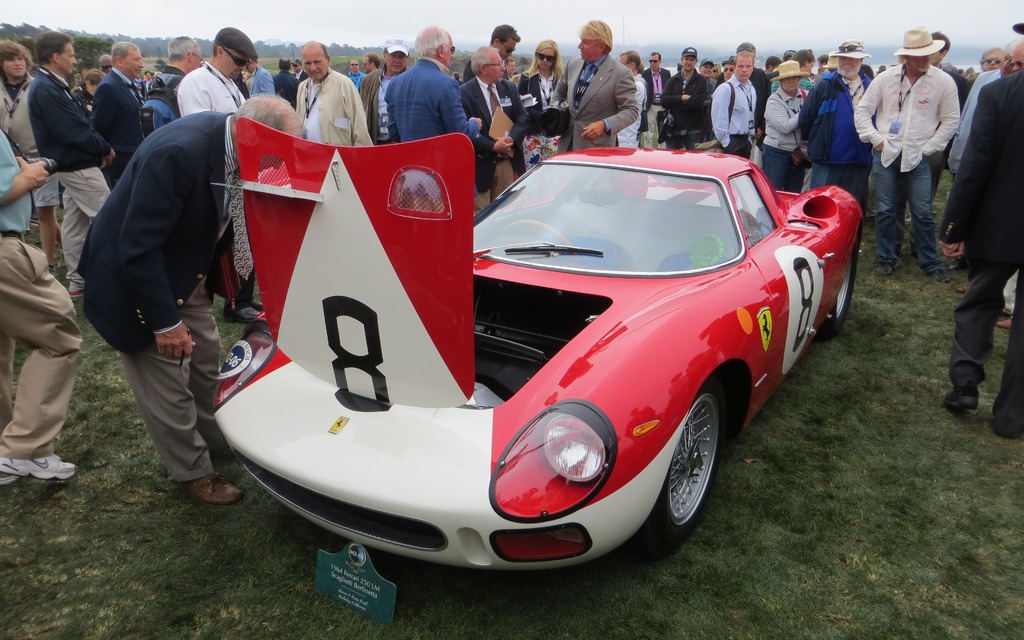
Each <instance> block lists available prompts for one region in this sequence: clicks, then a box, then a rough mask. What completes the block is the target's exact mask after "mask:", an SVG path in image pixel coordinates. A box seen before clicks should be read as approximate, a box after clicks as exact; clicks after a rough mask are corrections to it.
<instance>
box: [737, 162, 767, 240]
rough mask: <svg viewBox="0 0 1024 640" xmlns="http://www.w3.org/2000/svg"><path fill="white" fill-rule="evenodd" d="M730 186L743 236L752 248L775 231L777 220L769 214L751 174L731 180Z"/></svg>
mask: <svg viewBox="0 0 1024 640" xmlns="http://www.w3.org/2000/svg"><path fill="white" fill-rule="evenodd" d="M729 186H730V187H732V192H733V193H734V194H735V195H736V209H737V210H738V212H739V214H740V225H742V226H743V235H745V236H746V238H747V245H748V246H751V247H752V246H754V245H755V244H757V243H758V242H760V241H761V240H762V239H763V238H764V237H765V236H767V235H768V234H769V233H771V232H772V231H774V230H775V219H774V218H772V214H771V213H769V212H768V207H766V206H765V204H764V200H762V199H761V194H760V193H758V191H757V187H756V186H754V181H753V180H751V179H750V175H749V174H744V175H741V176H736V177H735V178H733V179H731V180H729Z"/></svg>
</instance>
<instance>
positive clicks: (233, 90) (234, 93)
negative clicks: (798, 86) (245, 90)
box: [203, 60, 242, 108]
mask: <svg viewBox="0 0 1024 640" xmlns="http://www.w3.org/2000/svg"><path fill="white" fill-rule="evenodd" d="M203 66H204V67H206V70H207V71H209V72H210V73H212V74H213V77H214V78H217V79H218V80H220V83H221V84H222V85H224V88H225V89H227V90H228V95H230V96H231V99H232V100H234V101H235V108H238V107H241V106H242V101H241V100H240V98H241V96H240V95H238V87H236V86H235V83H234V82H229V81H227V80H225V79H224V77H223V76H222V75H221V74H220V73H218V72H217V71H216V70H214V68H213V67H211V66H210V65H209V64H207V63H206V61H205V60H204V61H203Z"/></svg>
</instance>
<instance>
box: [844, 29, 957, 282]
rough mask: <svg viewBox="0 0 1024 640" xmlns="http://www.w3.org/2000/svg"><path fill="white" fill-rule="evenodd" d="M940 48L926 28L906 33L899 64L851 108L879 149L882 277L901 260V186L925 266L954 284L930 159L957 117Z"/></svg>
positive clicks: (863, 132)
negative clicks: (937, 57) (942, 256)
mask: <svg viewBox="0 0 1024 640" xmlns="http://www.w3.org/2000/svg"><path fill="white" fill-rule="evenodd" d="M943 46H944V43H943V42H942V41H941V40H933V39H932V35H931V33H930V32H929V31H928V29H926V28H924V27H917V28H916V29H911V30H910V31H907V32H906V34H905V35H904V37H903V47H902V48H901V49H899V50H898V51H896V53H895V55H897V56H899V57H900V62H901V64H898V65H896V66H894V67H892V68H891V69H888V70H887V71H885V72H884V73H881V74H879V75H878V76H877V77H876V78H875V80H874V82H872V83H871V84H870V86H868V88H867V90H866V91H865V92H864V97H863V99H861V101H860V103H859V104H858V105H857V107H856V108H855V109H854V122H855V123H856V125H857V133H858V134H859V135H860V139H861V140H863V141H864V142H870V143H871V146H872V147H873V149H874V151H873V158H872V160H873V162H872V173H873V174H874V176H875V194H876V196H877V197H878V206H877V218H876V222H877V229H878V231H877V237H878V242H877V250H878V273H879V275H891V274H892V273H893V270H894V269H895V268H896V263H897V261H898V258H897V255H896V208H897V206H898V204H899V203H898V201H897V200H898V196H897V193H898V192H899V186H900V185H902V186H903V188H904V191H905V193H906V197H907V203H908V204H909V205H910V214H911V216H912V217H913V226H914V229H913V238H914V244H915V245H916V246H917V258H918V262H919V263H920V265H921V270H922V271H924V272H925V274H927V275H929V276H931V277H933V278H935V279H936V280H937V281H939V282H949V276H947V275H946V274H945V272H944V271H943V268H942V262H940V261H939V255H938V249H937V245H936V241H935V214H934V213H933V211H932V196H931V194H932V176H931V168H930V167H929V165H928V162H927V161H926V159H925V157H926V156H929V155H931V154H933V153H942V151H943V149H944V148H945V147H946V143H947V142H949V140H950V138H952V137H953V134H954V133H956V128H957V125H958V124H959V122H960V103H959V101H958V99H957V93H956V85H955V84H953V79H952V78H950V77H949V75H948V74H946V73H943V72H942V70H940V69H936V68H935V67H933V66H932V65H931V58H930V56H931V54H933V53H935V52H936V51H939V50H940V49H942V47H943ZM872 118H874V120H872Z"/></svg>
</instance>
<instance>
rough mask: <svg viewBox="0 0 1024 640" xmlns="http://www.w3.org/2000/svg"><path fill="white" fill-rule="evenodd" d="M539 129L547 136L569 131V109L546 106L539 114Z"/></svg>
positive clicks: (559, 134)
mask: <svg viewBox="0 0 1024 640" xmlns="http://www.w3.org/2000/svg"><path fill="white" fill-rule="evenodd" d="M539 124H540V130H541V132H542V133H543V134H544V135H546V136H547V137H549V138H554V137H556V136H561V135H565V134H566V132H568V131H569V124H570V117H569V109H567V108H564V109H560V108H558V107H548V108H547V109H545V110H544V111H543V113H541V114H540V121H539Z"/></svg>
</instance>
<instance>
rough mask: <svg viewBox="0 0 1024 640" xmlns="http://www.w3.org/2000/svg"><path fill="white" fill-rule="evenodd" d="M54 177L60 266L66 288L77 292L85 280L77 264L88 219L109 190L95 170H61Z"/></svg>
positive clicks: (94, 215) (89, 219)
mask: <svg viewBox="0 0 1024 640" xmlns="http://www.w3.org/2000/svg"><path fill="white" fill-rule="evenodd" d="M57 176H58V177H59V178H60V183H61V184H62V185H64V221H63V222H62V223H61V226H60V234H61V245H62V246H63V247H64V263H65V264H66V265H67V267H68V288H69V289H71V290H72V291H80V290H82V289H83V288H84V287H85V279H84V278H83V277H82V275H81V274H80V273H78V261H79V260H81V258H82V247H83V246H84V245H85V236H86V235H87V234H88V233H89V226H90V225H92V219H93V218H95V217H96V214H97V213H99V210H100V208H101V207H102V206H103V203H104V202H106V201H107V196H109V195H110V189H109V188H108V187H107V181H106V180H105V179H104V178H103V172H101V171H100V170H99V168H98V167H91V168H89V169H82V170H80V171H62V172H60V173H58V174H57Z"/></svg>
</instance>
